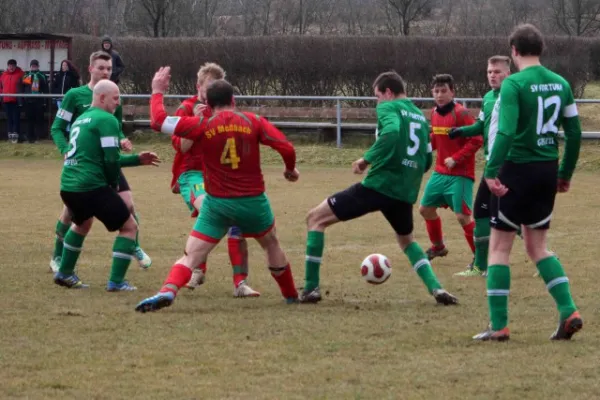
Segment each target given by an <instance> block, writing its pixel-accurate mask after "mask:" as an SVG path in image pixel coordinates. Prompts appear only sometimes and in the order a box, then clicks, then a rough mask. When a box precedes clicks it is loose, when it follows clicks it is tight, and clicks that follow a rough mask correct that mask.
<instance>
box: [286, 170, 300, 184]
mask: <svg viewBox="0 0 600 400" xmlns="http://www.w3.org/2000/svg"><path fill="white" fill-rule="evenodd" d="M283 177H284V178H285V179H287V180H288V181H290V182H296V181H297V180H298V179H299V178H300V171H298V169H297V168H294V170H293V171H290V170H287V169H286V170H285V171H283Z"/></svg>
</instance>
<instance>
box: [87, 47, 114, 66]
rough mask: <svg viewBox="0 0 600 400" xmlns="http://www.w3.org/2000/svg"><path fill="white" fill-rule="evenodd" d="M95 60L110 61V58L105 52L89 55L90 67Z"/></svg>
mask: <svg viewBox="0 0 600 400" xmlns="http://www.w3.org/2000/svg"><path fill="white" fill-rule="evenodd" d="M96 60H104V61H112V57H111V55H110V54H108V53H107V52H105V51H102V50H100V51H95V52H93V53H92V54H91V55H90V65H92V64H93V63H94V61H96Z"/></svg>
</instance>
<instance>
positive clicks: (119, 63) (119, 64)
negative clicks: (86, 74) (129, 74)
mask: <svg viewBox="0 0 600 400" xmlns="http://www.w3.org/2000/svg"><path fill="white" fill-rule="evenodd" d="M102 50H104V51H105V52H107V53H108V54H110V56H111V57H112V74H111V75H110V80H111V81H113V82H114V83H116V84H119V81H120V76H121V74H122V73H123V71H124V70H125V64H124V63H123V60H122V59H121V56H120V55H119V53H117V52H116V51H115V50H114V49H113V43H112V39H111V38H110V36H104V37H103V38H102Z"/></svg>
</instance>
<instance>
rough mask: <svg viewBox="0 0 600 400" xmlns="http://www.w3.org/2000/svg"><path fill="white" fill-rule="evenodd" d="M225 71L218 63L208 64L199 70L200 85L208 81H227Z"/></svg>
mask: <svg viewBox="0 0 600 400" xmlns="http://www.w3.org/2000/svg"><path fill="white" fill-rule="evenodd" d="M225 75H226V74H225V70H224V69H223V67H221V66H220V65H219V64H217V63H213V62H207V63H205V64H204V65H202V66H201V67H200V69H199V70H198V81H197V83H198V85H202V84H204V82H206V80H207V79H209V78H210V79H212V80H219V79H225Z"/></svg>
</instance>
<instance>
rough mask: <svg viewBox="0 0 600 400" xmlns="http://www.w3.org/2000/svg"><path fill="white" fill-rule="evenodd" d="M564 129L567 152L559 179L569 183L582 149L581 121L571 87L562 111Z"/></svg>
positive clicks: (559, 170) (561, 164)
mask: <svg viewBox="0 0 600 400" xmlns="http://www.w3.org/2000/svg"><path fill="white" fill-rule="evenodd" d="M562 113H563V115H562V116H563V124H562V125H563V129H564V131H565V151H564V155H563V158H562V160H561V163H560V167H559V169H558V177H559V178H560V179H564V180H567V181H570V180H571V177H572V176H573V172H574V171H575V166H576V165H577V160H578V159H579V150H580V148H581V121H580V120H579V112H578V111H577V104H575V99H574V98H573V92H572V91H571V88H570V87H569V91H568V94H567V99H566V105H565V107H564V108H563V110H562Z"/></svg>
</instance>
